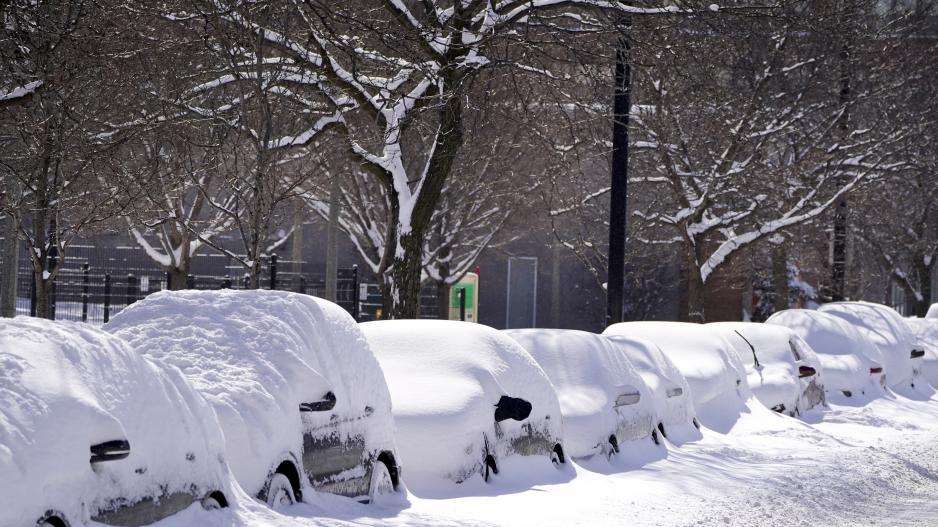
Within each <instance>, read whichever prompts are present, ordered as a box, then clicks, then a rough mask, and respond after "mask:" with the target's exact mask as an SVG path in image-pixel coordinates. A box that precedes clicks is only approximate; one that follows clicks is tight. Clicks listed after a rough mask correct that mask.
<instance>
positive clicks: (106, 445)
mask: <svg viewBox="0 0 938 527" xmlns="http://www.w3.org/2000/svg"><path fill="white" fill-rule="evenodd" d="M129 455H130V442H129V441H127V440H126V439H115V440H113V441H105V442H103V443H98V444H97V445H91V463H100V462H102V461H117V460H118V459H124V458H125V457H127V456H129Z"/></svg>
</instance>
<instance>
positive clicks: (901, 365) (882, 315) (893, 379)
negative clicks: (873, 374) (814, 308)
mask: <svg viewBox="0 0 938 527" xmlns="http://www.w3.org/2000/svg"><path fill="white" fill-rule="evenodd" d="M818 310H819V311H820V312H822V313H828V314H830V315H834V316H836V317H840V318H842V319H844V320H845V321H847V322H848V323H850V325H852V326H853V327H855V328H856V329H857V331H859V332H860V333H862V334H863V335H865V336H866V338H868V339H869V340H870V342H872V343H873V344H874V345H875V346H876V347H877V348H878V349H879V352H880V354H881V356H882V359H883V362H882V363H881V364H882V365H883V371H884V372H885V373H886V383H887V384H888V385H889V386H892V387H897V386H900V385H902V386H908V385H909V384H910V383H912V384H914V382H915V379H914V377H915V373H916V372H915V370H916V369H918V368H917V367H916V366H914V365H913V359H912V357H911V353H912V350H913V349H914V348H915V340H914V337H913V336H912V333H911V332H910V331H909V328H908V326H907V325H906V324H905V321H904V320H903V319H902V316H900V315H899V313H897V312H896V311H895V310H894V309H892V308H890V307H887V306H884V305H882V304H873V303H869V302H834V303H831V304H824V305H822V306H821V307H820V308H818ZM915 363H916V365H917V364H920V363H921V361H920V360H915Z"/></svg>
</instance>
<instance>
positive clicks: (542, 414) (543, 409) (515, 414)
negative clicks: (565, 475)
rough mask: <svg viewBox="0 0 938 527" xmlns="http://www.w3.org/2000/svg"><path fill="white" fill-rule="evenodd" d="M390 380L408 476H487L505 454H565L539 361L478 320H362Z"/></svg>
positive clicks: (553, 397)
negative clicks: (474, 321)
mask: <svg viewBox="0 0 938 527" xmlns="http://www.w3.org/2000/svg"><path fill="white" fill-rule="evenodd" d="M361 328H362V331H363V332H364V333H365V335H366V336H367V337H368V341H369V343H370V344H371V348H372V349H373V350H374V352H375V356H376V357H377V358H378V361H379V362H380V363H381V367H382V369H384V373H385V376H386V377H387V381H388V387H389V388H390V390H391V400H392V403H393V408H394V419H395V422H396V424H397V433H398V435H397V443H398V445H399V446H400V451H401V460H402V461H403V462H404V463H405V464H406V465H407V474H408V476H407V477H408V482H410V485H411V486H412V487H413V484H414V482H415V481H416V482H418V484H424V483H425V482H429V483H430V484H435V483H438V482H440V481H443V480H451V481H455V482H457V483H460V482H463V481H466V480H468V479H469V478H471V477H473V476H474V475H476V474H479V475H481V476H482V477H483V479H485V480H488V479H489V476H490V475H491V474H497V473H499V470H500V469H503V468H504V465H505V464H506V463H507V461H508V460H509V458H516V457H521V456H528V458H529V459H530V457H543V458H544V460H545V463H546V462H548V461H553V462H554V463H557V464H559V463H564V462H565V453H564V449H563V446H562V433H563V423H562V419H563V417H562V414H561V411H560V403H559V401H558V400H557V394H556V392H555V391H554V386H553V385H552V384H551V382H550V380H549V379H548V377H547V374H545V373H544V370H543V369H541V367H540V366H538V364H537V363H536V362H535V361H534V359H533V358H531V355H529V354H528V352H526V351H525V350H524V348H522V347H521V345H519V344H518V343H517V342H515V341H514V340H512V339H511V337H509V336H508V335H505V334H504V333H502V332H500V331H498V330H495V329H492V328H490V327H488V326H483V325H480V324H472V323H468V322H455V321H446V320H387V321H376V322H366V323H363V324H361Z"/></svg>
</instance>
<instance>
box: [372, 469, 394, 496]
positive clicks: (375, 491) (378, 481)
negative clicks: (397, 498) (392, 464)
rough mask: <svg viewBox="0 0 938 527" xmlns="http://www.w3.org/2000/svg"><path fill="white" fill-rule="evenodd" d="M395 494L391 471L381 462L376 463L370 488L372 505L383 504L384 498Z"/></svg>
mask: <svg viewBox="0 0 938 527" xmlns="http://www.w3.org/2000/svg"><path fill="white" fill-rule="evenodd" d="M391 494H394V480H393V479H392V478H391V471H390V470H388V466H387V465H385V464H384V463H382V462H381V461H375V463H374V466H372V468H371V484H370V485H369V488H368V500H369V501H370V502H371V503H375V502H381V501H382V498H384V497H387V496H389V495H391Z"/></svg>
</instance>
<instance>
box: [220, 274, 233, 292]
mask: <svg viewBox="0 0 938 527" xmlns="http://www.w3.org/2000/svg"><path fill="white" fill-rule="evenodd" d="M221 288H222V289H231V277H230V276H228V275H225V278H223V279H222V281H221Z"/></svg>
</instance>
